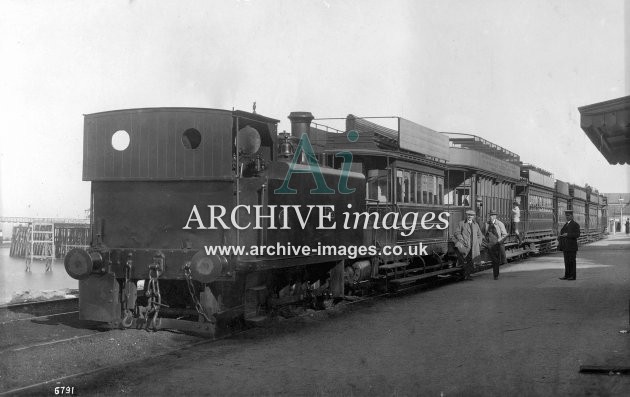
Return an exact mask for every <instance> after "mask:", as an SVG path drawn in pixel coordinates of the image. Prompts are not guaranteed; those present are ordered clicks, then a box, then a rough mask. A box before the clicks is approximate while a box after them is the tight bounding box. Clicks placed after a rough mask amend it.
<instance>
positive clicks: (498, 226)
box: [481, 210, 508, 280]
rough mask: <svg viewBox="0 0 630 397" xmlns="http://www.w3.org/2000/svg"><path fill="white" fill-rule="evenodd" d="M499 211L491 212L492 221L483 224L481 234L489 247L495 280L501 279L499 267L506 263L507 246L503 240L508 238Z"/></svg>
mask: <svg viewBox="0 0 630 397" xmlns="http://www.w3.org/2000/svg"><path fill="white" fill-rule="evenodd" d="M497 215H498V214H497V211H496V210H492V211H490V220H489V221H488V222H486V223H484V224H483V228H482V230H481V232H482V233H483V235H484V238H485V241H486V245H487V247H488V256H489V257H490V261H491V262H492V274H493V275H494V279H495V280H498V279H499V266H501V265H502V264H504V263H505V246H504V245H503V240H505V238H506V237H507V235H508V234H507V230H505V225H504V224H503V222H501V221H500V220H498V219H497Z"/></svg>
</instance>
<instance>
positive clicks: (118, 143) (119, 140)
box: [112, 130, 129, 152]
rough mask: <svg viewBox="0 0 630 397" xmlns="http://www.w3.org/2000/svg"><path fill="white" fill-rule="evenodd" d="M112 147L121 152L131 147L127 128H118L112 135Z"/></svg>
mask: <svg viewBox="0 0 630 397" xmlns="http://www.w3.org/2000/svg"><path fill="white" fill-rule="evenodd" d="M112 147H113V148H114V149H116V150H118V151H119V152H122V151H123V150H125V149H127V148H128V147H129V133H128V132H127V131H125V130H118V131H116V132H114V135H112Z"/></svg>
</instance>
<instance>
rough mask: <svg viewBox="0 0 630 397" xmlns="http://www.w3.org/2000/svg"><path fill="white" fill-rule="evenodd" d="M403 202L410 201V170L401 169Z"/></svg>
mask: <svg viewBox="0 0 630 397" xmlns="http://www.w3.org/2000/svg"><path fill="white" fill-rule="evenodd" d="M403 202H405V203H410V202H411V172H409V171H403Z"/></svg>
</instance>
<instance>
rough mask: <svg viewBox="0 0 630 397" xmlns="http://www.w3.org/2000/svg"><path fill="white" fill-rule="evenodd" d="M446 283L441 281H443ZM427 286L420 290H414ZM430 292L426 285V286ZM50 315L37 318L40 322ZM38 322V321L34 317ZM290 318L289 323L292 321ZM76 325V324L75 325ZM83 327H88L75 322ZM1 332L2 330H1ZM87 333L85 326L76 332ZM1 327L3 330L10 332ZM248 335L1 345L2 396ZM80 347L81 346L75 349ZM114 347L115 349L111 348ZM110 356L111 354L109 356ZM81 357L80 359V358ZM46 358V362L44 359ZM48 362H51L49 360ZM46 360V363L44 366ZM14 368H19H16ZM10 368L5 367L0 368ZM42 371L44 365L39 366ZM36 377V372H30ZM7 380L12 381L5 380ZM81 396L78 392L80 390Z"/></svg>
mask: <svg viewBox="0 0 630 397" xmlns="http://www.w3.org/2000/svg"><path fill="white" fill-rule="evenodd" d="M441 282H443V280H442V281H441ZM420 288H423V287H422V286H420V285H419V286H416V287H415V288H413V289H414V290H417V289H420ZM424 288H426V286H425V287H424ZM410 290H411V289H405V290H404V291H398V292H396V293H388V294H378V295H371V296H366V297H360V298H357V299H353V300H346V301H344V302H343V304H340V305H336V306H335V307H334V308H333V309H332V311H331V310H321V311H316V312H315V311H306V312H304V313H302V314H301V315H298V316H295V318H296V319H301V318H308V317H314V316H316V317H320V316H327V315H330V314H331V312H332V313H340V312H343V311H345V310H347V309H348V308H350V307H353V306H356V305H357V304H365V303H368V302H370V301H375V300H376V299H379V298H382V297H384V296H397V295H400V294H404V293H408V292H409V291H410ZM50 316H62V317H63V316H69V317H74V318H76V317H77V316H76V315H74V316H73V315H72V314H65V313H57V314H52V315H50ZM42 317H47V316H37V318H42ZM31 318H35V317H31ZM291 320H292V319H289V320H288V321H291ZM76 322H77V323H78V320H77V321H76ZM22 323H23V322H20V321H14V322H8V323H6V324H3V325H2V326H7V325H8V326H9V327H22ZM77 325H81V326H84V324H77ZM0 329H1V328H0ZM81 330H83V331H85V329H84V328H82V329H78V331H77V332H80V331H81ZM7 331H9V330H8V329H6V328H5V329H3V330H2V332H7ZM247 332H256V331H255V329H254V328H247V329H241V330H237V331H234V332H231V333H229V334H226V335H223V336H222V337H218V338H215V339H206V338H202V337H196V336H194V335H187V334H183V333H179V332H163V331H162V332H145V331H141V330H118V329H110V330H106V331H104V330H102V329H100V330H98V329H93V330H91V332H88V333H83V334H81V333H79V334H77V335H74V336H70V337H65V338H48V339H45V340H42V341H30V342H28V343H27V342H26V341H24V340H22V341H21V343H20V344H15V345H14V346H9V347H7V346H1V347H0V355H2V357H3V362H2V364H0V373H3V372H4V373H7V374H8V375H9V376H8V377H7V379H0V396H5V395H11V396H14V395H46V394H54V388H55V387H62V386H63V387H74V385H77V384H79V382H80V380H81V379H84V378H86V377H90V376H92V375H95V374H98V373H99V372H105V371H110V370H119V369H122V368H129V367H134V366H142V365H143V362H146V360H154V359H159V358H161V357H164V356H167V355H169V354H175V353H178V352H185V351H186V350H188V349H191V348H194V347H196V346H200V345H207V344H213V343H218V342H220V341H222V340H224V339H227V338H233V337H236V336H239V335H242V334H245V333H247ZM77 345H78V347H77ZM112 345H116V347H115V348H114V349H111V346H112ZM112 350H114V351H126V352H130V351H133V352H134V353H135V354H131V355H130V354H124V355H119V356H116V357H112V356H111V352H112ZM107 352H109V353H110V355H108V354H107ZM77 357H80V360H77ZM42 358H43V360H42ZM46 358H50V360H46ZM31 361H37V362H38V365H40V366H42V364H43V367H44V368H45V367H46V364H50V365H51V368H52V367H53V366H56V368H55V369H53V370H52V371H42V372H41V373H39V374H35V375H38V376H24V372H21V371H19V369H18V370H16V368H15V367H16V366H17V367H28V363H29V362H31ZM42 361H45V362H44V363H42ZM70 361H75V362H77V364H78V365H73V366H66V367H65V370H63V369H62V368H59V366H58V365H56V364H55V362H56V363H58V362H66V363H67V362H70ZM12 364H15V365H12ZM4 365H7V366H6V367H5V368H2V366H4ZM40 368H41V367H40ZM31 375H32V374H31ZM8 380H12V381H10V382H7V381H8ZM75 390H78V392H77V393H78V394H80V389H79V388H77V389H75Z"/></svg>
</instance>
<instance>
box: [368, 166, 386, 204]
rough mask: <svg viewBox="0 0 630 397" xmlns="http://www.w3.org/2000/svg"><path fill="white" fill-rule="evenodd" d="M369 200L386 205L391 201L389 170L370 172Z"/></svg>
mask: <svg viewBox="0 0 630 397" xmlns="http://www.w3.org/2000/svg"><path fill="white" fill-rule="evenodd" d="M366 190H367V192H366V193H367V198H368V199H369V200H374V201H378V202H379V203H386V202H388V201H389V199H388V197H389V191H390V189H389V170H369V171H368V178H367V189H366Z"/></svg>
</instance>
